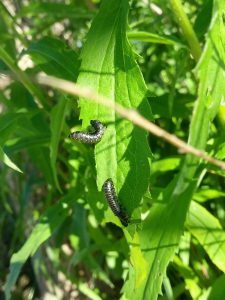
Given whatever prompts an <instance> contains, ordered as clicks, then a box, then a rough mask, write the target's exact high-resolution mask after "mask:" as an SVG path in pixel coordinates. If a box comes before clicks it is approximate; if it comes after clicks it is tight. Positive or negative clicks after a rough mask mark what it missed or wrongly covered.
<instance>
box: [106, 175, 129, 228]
mask: <svg viewBox="0 0 225 300" xmlns="http://www.w3.org/2000/svg"><path fill="white" fill-rule="evenodd" d="M102 189H103V192H104V195H105V198H106V200H107V202H108V205H109V207H110V208H111V210H112V212H113V213H114V215H115V216H117V217H118V218H119V219H120V222H121V223H122V224H123V226H125V227H127V226H128V223H129V217H128V215H127V214H126V213H125V211H124V210H123V209H122V207H121V205H120V204H119V202H118V198H117V195H116V191H115V187H114V184H113V181H112V179H111V178H108V179H107V180H106V181H105V182H104V184H103V186H102Z"/></svg>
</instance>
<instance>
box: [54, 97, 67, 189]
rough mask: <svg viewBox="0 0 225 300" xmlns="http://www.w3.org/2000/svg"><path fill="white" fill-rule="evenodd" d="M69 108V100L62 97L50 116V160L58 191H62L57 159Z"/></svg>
mask: <svg viewBox="0 0 225 300" xmlns="http://www.w3.org/2000/svg"><path fill="white" fill-rule="evenodd" d="M67 107H68V99H67V98H66V97H65V96H62V97H60V99H59V102H58V103H57V104H56V105H55V106H54V108H53V109H52V111H51V116H50V118H51V141H50V160H51V167H52V172H53V176H54V180H55V183H56V186H57V188H58V190H61V189H60V186H59V182H58V178H57V168H56V158H57V153H58V145H59V140H60V137H61V133H62V128H63V124H64V122H65V115H66V111H67Z"/></svg>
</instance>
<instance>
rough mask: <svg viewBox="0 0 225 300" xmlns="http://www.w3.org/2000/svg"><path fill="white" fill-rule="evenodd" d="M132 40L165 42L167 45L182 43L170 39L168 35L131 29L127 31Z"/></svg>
mask: <svg viewBox="0 0 225 300" xmlns="http://www.w3.org/2000/svg"><path fill="white" fill-rule="evenodd" d="M127 36H128V38H129V39H130V40H137V41H142V42H149V43H155V44H165V45H180V46H183V47H185V45H182V44H181V43H180V42H178V41H175V40H172V39H169V38H167V37H163V36H160V35H158V34H155V33H150V32H145V31H130V32H128V33H127Z"/></svg>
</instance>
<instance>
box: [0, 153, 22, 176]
mask: <svg viewBox="0 0 225 300" xmlns="http://www.w3.org/2000/svg"><path fill="white" fill-rule="evenodd" d="M0 160H1V161H3V162H4V164H6V165H7V166H8V167H10V168H12V169H13V170H15V171H17V172H20V173H23V172H22V171H21V170H20V168H19V167H17V165H16V164H15V163H14V162H13V161H12V160H11V159H10V158H9V157H8V155H7V154H6V153H5V152H4V150H3V149H2V148H1V147H0Z"/></svg>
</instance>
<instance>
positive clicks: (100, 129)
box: [69, 120, 105, 144]
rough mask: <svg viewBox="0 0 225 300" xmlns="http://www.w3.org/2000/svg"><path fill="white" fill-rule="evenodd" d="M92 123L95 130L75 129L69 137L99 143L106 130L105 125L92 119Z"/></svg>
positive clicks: (88, 142) (87, 142)
mask: <svg viewBox="0 0 225 300" xmlns="http://www.w3.org/2000/svg"><path fill="white" fill-rule="evenodd" d="M90 124H91V126H92V127H93V128H94V129H95V131H94V132H82V131H75V132H72V133H71V134H70V135H69V137H70V138H71V139H74V140H76V141H79V142H82V143H85V144H97V143H98V142H100V141H101V139H102V136H103V134H104V132H105V126H104V125H103V124H102V123H101V122H100V121H97V120H91V121H90Z"/></svg>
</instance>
